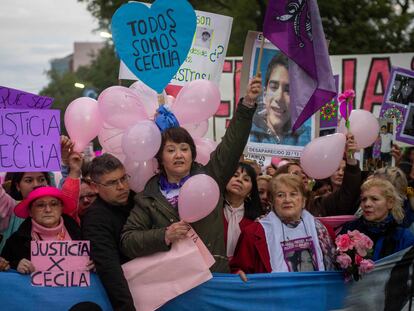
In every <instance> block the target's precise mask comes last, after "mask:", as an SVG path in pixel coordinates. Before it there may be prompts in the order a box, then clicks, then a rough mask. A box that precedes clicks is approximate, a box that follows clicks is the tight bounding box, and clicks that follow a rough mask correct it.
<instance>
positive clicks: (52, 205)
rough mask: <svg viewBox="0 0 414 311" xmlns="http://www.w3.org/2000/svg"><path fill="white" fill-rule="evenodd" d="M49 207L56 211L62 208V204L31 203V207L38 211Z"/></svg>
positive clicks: (57, 202)
mask: <svg viewBox="0 0 414 311" xmlns="http://www.w3.org/2000/svg"><path fill="white" fill-rule="evenodd" d="M47 206H49V207H50V208H51V209H56V208H58V207H61V206H62V202H60V201H51V202H38V203H33V205H32V207H33V208H36V209H38V210H44V209H46V207H47Z"/></svg>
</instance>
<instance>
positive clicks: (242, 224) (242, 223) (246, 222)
mask: <svg viewBox="0 0 414 311" xmlns="http://www.w3.org/2000/svg"><path fill="white" fill-rule="evenodd" d="M223 211H224V210H223ZM223 221H224V245H225V246H226V249H227V231H228V230H229V223H228V221H227V219H226V216H224V212H223ZM252 223H254V220H251V219H249V218H246V217H243V218H242V220H241V221H240V222H239V227H240V230H241V231H242V232H243V230H244V228H246V227H247V226H248V225H251V224H252ZM239 241H240V238H239Z"/></svg>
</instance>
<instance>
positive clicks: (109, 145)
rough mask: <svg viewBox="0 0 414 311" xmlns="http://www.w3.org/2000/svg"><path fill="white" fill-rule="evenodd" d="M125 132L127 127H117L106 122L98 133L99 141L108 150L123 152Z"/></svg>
mask: <svg viewBox="0 0 414 311" xmlns="http://www.w3.org/2000/svg"><path fill="white" fill-rule="evenodd" d="M124 133H125V129H119V128H115V127H113V126H110V125H109V124H108V123H105V122H104V123H103V126H102V128H101V131H100V132H99V134H98V139H99V143H100V144H101V146H102V147H103V148H104V149H105V150H106V151H108V152H114V153H123V152H124V151H123V150H122V136H123V135H124Z"/></svg>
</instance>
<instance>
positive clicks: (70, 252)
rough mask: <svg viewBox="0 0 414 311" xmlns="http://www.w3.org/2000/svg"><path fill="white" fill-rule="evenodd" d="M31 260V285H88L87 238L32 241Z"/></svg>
mask: <svg viewBox="0 0 414 311" xmlns="http://www.w3.org/2000/svg"><path fill="white" fill-rule="evenodd" d="M31 261H32V263H33V265H34V266H35V268H36V271H35V272H33V273H32V285H33V286H44V287H85V286H89V285H90V284H91V283H90V273H89V271H88V270H87V268H86V265H87V263H88V261H89V241H32V242H31Z"/></svg>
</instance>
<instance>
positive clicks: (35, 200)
mask: <svg viewBox="0 0 414 311" xmlns="http://www.w3.org/2000/svg"><path fill="white" fill-rule="evenodd" d="M75 209H76V202H75V201H74V200H73V199H72V198H70V197H69V196H67V195H65V194H64V193H62V191H61V190H59V189H57V188H55V187H49V186H46V187H39V188H37V189H35V190H33V191H32V192H30V194H29V195H28V196H27V197H26V198H25V199H24V200H23V201H21V202H20V203H19V204H18V205H16V207H15V209H14V213H15V214H16V216H18V217H20V218H25V221H24V222H23V223H22V224H21V226H20V227H19V229H18V230H17V231H16V232H15V233H13V234H12V235H11V236H10V238H9V239H8V240H7V242H6V245H5V246H4V249H3V252H2V254H1V255H2V257H4V258H5V259H6V260H7V261H9V262H10V267H11V268H12V269H16V270H17V271H18V272H20V273H23V274H29V273H32V272H34V271H35V270H36V269H35V267H34V266H33V264H32V263H31V261H30V242H31V241H33V240H61V241H70V240H80V239H81V232H80V228H79V225H78V224H77V223H76V221H75V220H74V219H73V218H71V217H70V216H68V214H71V213H72V212H73V211H74V210H75Z"/></svg>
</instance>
